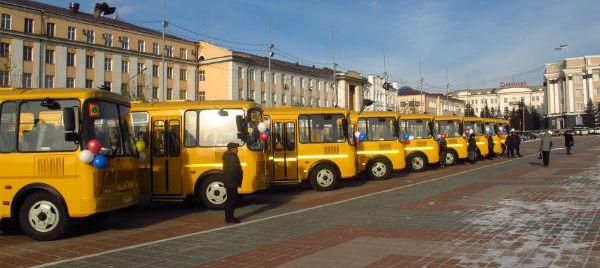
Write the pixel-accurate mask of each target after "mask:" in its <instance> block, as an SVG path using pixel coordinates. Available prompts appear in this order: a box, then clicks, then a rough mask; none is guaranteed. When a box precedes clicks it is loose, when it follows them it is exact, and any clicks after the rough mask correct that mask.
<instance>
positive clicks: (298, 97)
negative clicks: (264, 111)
mask: <svg viewBox="0 0 600 268" xmlns="http://www.w3.org/2000/svg"><path fill="white" fill-rule="evenodd" d="M198 51H199V59H200V66H199V84H198V98H199V99H206V100H217V99H218V100H227V99H252V100H254V101H256V102H258V103H260V104H262V105H263V106H264V107H274V106H281V105H293V106H312V107H342V108H350V109H353V110H358V109H359V107H360V103H361V102H362V91H363V88H364V85H365V84H367V83H368V82H367V80H366V79H365V78H363V77H362V75H360V74H359V73H356V72H352V71H347V72H338V73H337V74H335V75H334V72H333V70H332V69H329V68H317V67H314V66H306V65H302V64H298V63H291V62H286V61H282V60H277V59H271V75H269V59H268V58H267V57H265V56H258V55H253V54H249V53H245V52H240V51H234V50H229V49H227V48H224V47H220V46H218V45H215V44H211V43H208V42H205V41H202V42H200V44H199V49H198ZM269 82H270V83H271V85H270V86H269Z"/></svg>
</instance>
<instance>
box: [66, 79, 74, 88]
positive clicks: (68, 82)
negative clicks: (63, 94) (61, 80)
mask: <svg viewBox="0 0 600 268" xmlns="http://www.w3.org/2000/svg"><path fill="white" fill-rule="evenodd" d="M74 87H75V78H73V77H67V88H74Z"/></svg>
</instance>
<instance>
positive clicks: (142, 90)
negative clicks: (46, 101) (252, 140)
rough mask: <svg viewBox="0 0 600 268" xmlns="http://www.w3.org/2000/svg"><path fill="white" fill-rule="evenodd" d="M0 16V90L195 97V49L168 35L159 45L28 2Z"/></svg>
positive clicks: (155, 37)
mask: <svg viewBox="0 0 600 268" xmlns="http://www.w3.org/2000/svg"><path fill="white" fill-rule="evenodd" d="M0 15H1V20H2V23H1V25H0V26H1V27H0V86H11V87H17V88H73V87H76V88H96V87H99V86H104V85H105V86H109V87H110V88H111V91H114V92H117V93H121V94H123V95H126V96H129V97H130V98H133V99H152V100H158V101H162V100H168V99H194V98H195V95H196V89H197V58H196V54H197V53H196V50H197V49H196V43H195V42H192V41H187V40H184V39H181V38H178V37H175V36H171V35H167V36H166V38H165V43H164V44H165V45H164V46H163V45H162V34H161V33H160V32H157V31H155V30H151V29H147V28H143V27H139V26H136V25H133V24H130V23H127V22H124V21H121V20H117V19H112V18H108V17H103V16H95V15H94V14H90V13H85V12H82V11H80V10H79V9H78V8H61V7H56V6H52V5H47V4H42V3H38V2H33V1H28V0H0ZM163 56H164V57H165V61H164V62H165V64H163V63H162V62H163V61H162V57H163Z"/></svg>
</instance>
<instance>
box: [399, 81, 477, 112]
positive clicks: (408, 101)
mask: <svg viewBox="0 0 600 268" xmlns="http://www.w3.org/2000/svg"><path fill="white" fill-rule="evenodd" d="M396 103H397V107H398V112H399V113H401V114H411V113H427V114H431V115H438V116H441V115H462V114H463V109H464V106H465V102H464V101H462V100H459V99H456V98H454V97H451V96H448V95H444V94H441V93H429V92H425V91H420V90H416V89H413V88H411V87H401V88H400V89H398V96H397V97H396Z"/></svg>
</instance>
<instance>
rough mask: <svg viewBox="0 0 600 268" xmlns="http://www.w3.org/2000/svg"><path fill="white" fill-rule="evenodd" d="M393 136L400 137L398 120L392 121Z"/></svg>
mask: <svg viewBox="0 0 600 268" xmlns="http://www.w3.org/2000/svg"><path fill="white" fill-rule="evenodd" d="M394 136H396V137H400V125H398V121H394Z"/></svg>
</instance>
